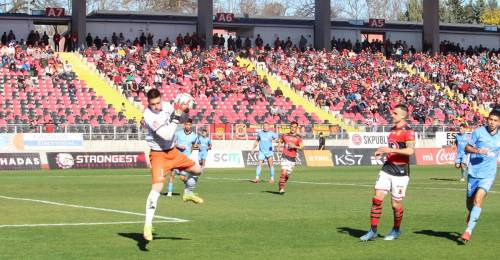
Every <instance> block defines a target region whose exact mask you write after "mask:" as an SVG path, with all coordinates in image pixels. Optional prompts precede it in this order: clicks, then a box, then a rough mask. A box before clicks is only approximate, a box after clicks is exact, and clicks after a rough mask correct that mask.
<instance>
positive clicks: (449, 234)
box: [414, 229, 464, 245]
mask: <svg viewBox="0 0 500 260" xmlns="http://www.w3.org/2000/svg"><path fill="white" fill-rule="evenodd" d="M414 233H415V234H419V235H427V236H433V237H442V238H446V239H449V240H451V241H453V242H456V243H457V244H459V245H463V244H464V243H463V242H462V240H461V239H460V233H457V232H448V231H434V230H430V229H426V230H420V231H415V232H414Z"/></svg>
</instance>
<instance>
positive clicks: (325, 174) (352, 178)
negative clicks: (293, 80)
mask: <svg viewBox="0 0 500 260" xmlns="http://www.w3.org/2000/svg"><path fill="white" fill-rule="evenodd" d="M277 170H278V169H277ZM378 170H379V168H375V167H350V168H340V167H336V168H297V169H296V171H295V172H294V173H293V175H292V177H291V178H290V181H289V183H288V184H287V193H286V194H285V195H283V196H282V195H277V194H276V191H277V189H278V188H277V184H275V185H270V184H268V183H260V184H253V183H250V182H249V181H248V179H251V178H253V177H254V169H227V170H222V169H221V170H217V169H209V170H207V171H206V172H205V174H204V175H203V176H202V177H201V179H200V182H199V188H198V192H199V194H200V196H202V197H203V198H204V199H205V203H204V204H202V205H195V204H192V203H184V202H182V199H181V196H180V195H177V196H174V197H172V198H168V197H166V196H161V198H160V200H159V203H158V210H157V214H158V215H160V216H164V217H171V218H176V219H182V220H187V222H179V221H175V219H174V220H173V221H169V218H164V219H155V220H161V221H164V222H161V223H158V222H157V223H156V224H154V227H155V234H156V236H155V240H153V241H152V242H150V243H146V242H145V241H143V240H142V227H143V224H142V222H143V219H144V217H143V216H142V215H141V214H143V213H144V206H145V200H146V197H147V194H148V192H149V190H150V178H149V172H148V170H147V169H126V170H65V171H36V172H21V171H19V172H0V234H1V235H0V236H1V243H0V258H1V259H471V258H477V259H494V258H496V257H497V255H498V252H499V249H498V245H500V236H499V234H500V218H499V216H500V194H499V193H498V192H496V190H498V184H497V185H495V186H494V188H493V192H491V193H490V194H489V195H488V197H487V199H486V201H485V203H484V210H483V213H482V215H481V218H480V220H479V223H478V225H477V226H476V230H475V232H474V233H473V235H472V238H471V242H469V243H468V244H467V245H460V244H459V243H457V239H458V236H459V235H460V233H461V232H462V231H463V230H464V229H465V208H464V197H465V183H463V182H459V181H458V175H459V174H458V171H457V170H455V169H453V168H452V166H449V167H416V166H414V167H413V168H412V176H411V180H410V186H409V188H408V191H407V197H406V200H405V216H404V219H403V224H402V231H403V235H402V236H401V238H400V239H398V240H395V241H383V239H382V237H380V238H378V239H376V240H375V241H369V242H360V241H359V239H358V237H359V236H361V235H362V234H363V233H364V232H366V230H367V229H368V227H369V210H370V205H371V197H372V194H373V184H374V182H375V179H376V176H377V173H378ZM268 172H269V171H268V168H264V170H263V177H264V178H267V176H268ZM182 189H183V185H182V184H181V182H180V181H179V180H176V185H175V187H174V190H175V192H176V193H181V191H182ZM387 198H389V197H387ZM56 203H59V204H56ZM113 210H116V211H113ZM136 213H137V214H136ZM392 218H393V216H392V210H391V207H390V203H389V200H387V199H386V202H385V204H384V210H383V215H382V219H381V224H380V227H379V231H380V233H381V234H382V235H385V234H386V233H387V232H388V231H389V230H390V228H391V226H392ZM123 222H125V223H123ZM42 224H47V225H42ZM20 225H22V226H20Z"/></svg>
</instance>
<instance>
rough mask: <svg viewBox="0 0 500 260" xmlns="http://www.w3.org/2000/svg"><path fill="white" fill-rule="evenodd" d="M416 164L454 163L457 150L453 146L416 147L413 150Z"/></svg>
mask: <svg viewBox="0 0 500 260" xmlns="http://www.w3.org/2000/svg"><path fill="white" fill-rule="evenodd" d="M415 155H416V156H417V164H418V165H444V164H454V163H455V160H456V158H457V151H456V150H455V149H453V148H418V149H416V151H415Z"/></svg>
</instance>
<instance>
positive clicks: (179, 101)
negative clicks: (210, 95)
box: [174, 93, 195, 109]
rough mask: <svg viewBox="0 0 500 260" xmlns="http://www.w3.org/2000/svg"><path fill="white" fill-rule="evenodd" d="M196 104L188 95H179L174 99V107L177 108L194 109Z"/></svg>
mask: <svg viewBox="0 0 500 260" xmlns="http://www.w3.org/2000/svg"><path fill="white" fill-rule="evenodd" d="M194 103H195V101H194V98H193V97H192V96H191V95H189V94H188V93H179V94H177V96H176V97H175V99H174V105H175V106H177V107H183V108H188V109H191V108H193V107H194Z"/></svg>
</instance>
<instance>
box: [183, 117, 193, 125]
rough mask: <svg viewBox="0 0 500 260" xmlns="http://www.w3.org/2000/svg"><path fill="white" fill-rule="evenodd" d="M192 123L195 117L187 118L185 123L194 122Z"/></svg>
mask: <svg viewBox="0 0 500 260" xmlns="http://www.w3.org/2000/svg"><path fill="white" fill-rule="evenodd" d="M192 123H193V119H191V118H188V119H186V122H185V124H192Z"/></svg>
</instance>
